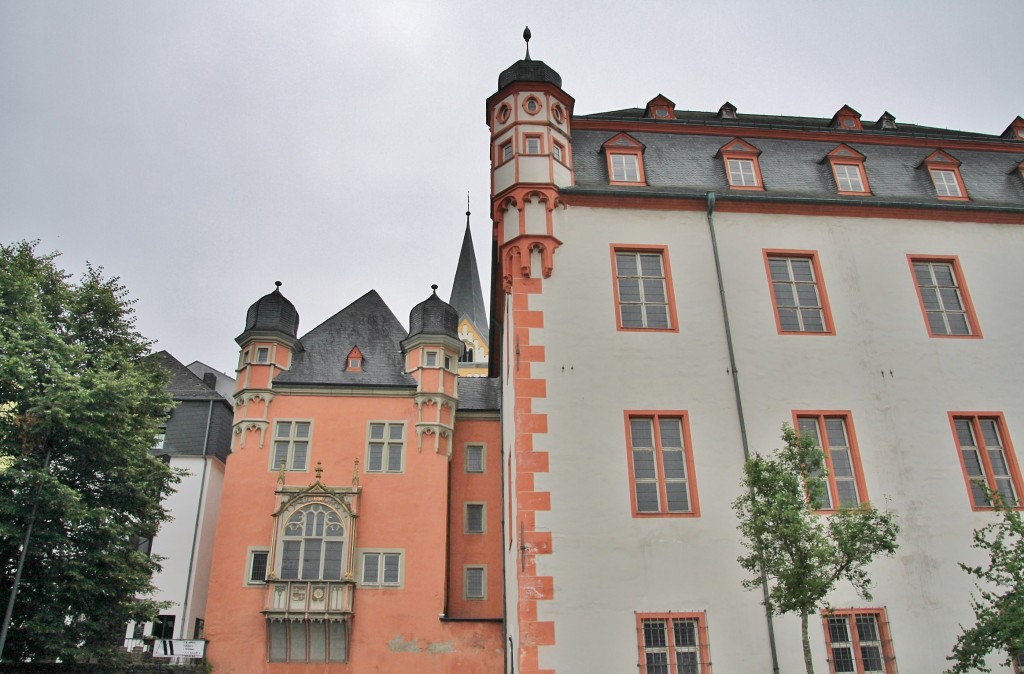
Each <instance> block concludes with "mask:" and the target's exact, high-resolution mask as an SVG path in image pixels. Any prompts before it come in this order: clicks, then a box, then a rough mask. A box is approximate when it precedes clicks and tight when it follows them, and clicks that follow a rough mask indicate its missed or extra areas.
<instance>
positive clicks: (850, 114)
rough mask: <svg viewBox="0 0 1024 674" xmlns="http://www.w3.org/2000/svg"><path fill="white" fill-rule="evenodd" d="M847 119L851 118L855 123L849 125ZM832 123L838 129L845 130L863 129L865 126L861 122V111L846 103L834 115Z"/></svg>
mask: <svg viewBox="0 0 1024 674" xmlns="http://www.w3.org/2000/svg"><path fill="white" fill-rule="evenodd" d="M846 120H851V121H852V122H853V123H852V124H849V125H847V123H846ZM832 124H833V125H834V126H835V127H836V128H837V129H843V130H845V131H863V130H864V126H863V125H862V124H861V122H860V113H859V112H857V111H856V110H854V109H853V108H851V107H850V106H848V105H844V106H843V107H841V108H839V110H837V111H836V114H834V115H832Z"/></svg>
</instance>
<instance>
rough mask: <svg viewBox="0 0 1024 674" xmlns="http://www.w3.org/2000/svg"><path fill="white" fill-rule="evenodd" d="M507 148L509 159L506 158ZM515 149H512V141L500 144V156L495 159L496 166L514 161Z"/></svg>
mask: <svg viewBox="0 0 1024 674" xmlns="http://www.w3.org/2000/svg"><path fill="white" fill-rule="evenodd" d="M505 148H508V158H506V157H505ZM515 155H516V153H515V149H514V148H513V147H512V139H511V138H510V139H508V140H506V141H504V142H503V143H498V156H497V157H495V161H494V165H495V166H501V165H502V164H507V163H508V162H510V161H512V159H513V158H514V157H515Z"/></svg>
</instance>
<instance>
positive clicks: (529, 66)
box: [498, 58, 562, 91]
mask: <svg viewBox="0 0 1024 674" xmlns="http://www.w3.org/2000/svg"><path fill="white" fill-rule="evenodd" d="M513 82H548V83H550V84H553V85H555V86H556V87H558V88H559V89H561V88H562V76H561V75H559V74H558V73H556V72H555V70H554V68H552V67H551V66H549V65H548V64H546V63H544V62H543V61H534V60H533V59H530V58H525V59H523V60H522V61H516V62H515V63H513V64H512V65H511V66H509V67H508V68H506V69H505V70H503V71H502V72H501V74H500V75H498V90H499V91H500V90H501V89H504V88H505V87H506V86H508V85H509V84H512V83H513Z"/></svg>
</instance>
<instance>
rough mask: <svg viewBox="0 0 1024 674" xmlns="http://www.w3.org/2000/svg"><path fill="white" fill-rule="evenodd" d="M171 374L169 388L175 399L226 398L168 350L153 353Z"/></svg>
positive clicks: (222, 399) (220, 399) (222, 400)
mask: <svg viewBox="0 0 1024 674" xmlns="http://www.w3.org/2000/svg"><path fill="white" fill-rule="evenodd" d="M153 357H154V358H157V359H158V360H159V361H160V365H162V366H163V368H164V369H165V370H167V371H168V372H169V373H170V375H171V381H170V383H169V384H168V385H167V390H168V391H169V392H170V394H171V397H172V398H174V399H175V400H219V401H221V402H225V401H224V398H223V397H222V396H221V395H220V394H219V393H217V391H215V390H214V389H212V388H210V387H209V386H207V385H206V382H204V381H203V380H202V379H201V378H199V377H197V376H196V375H194V374H192V371H191V370H189V369H188V368H187V367H185V366H184V365H182V364H181V362H180V361H178V359H177V358H175V357H174V356H172V355H171V354H169V353H168V352H167V351H160V352H158V353H155V354H153Z"/></svg>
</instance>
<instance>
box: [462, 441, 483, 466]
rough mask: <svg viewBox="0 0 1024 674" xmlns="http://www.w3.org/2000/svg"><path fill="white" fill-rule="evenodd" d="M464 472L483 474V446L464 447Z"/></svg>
mask: <svg viewBox="0 0 1024 674" xmlns="http://www.w3.org/2000/svg"><path fill="white" fill-rule="evenodd" d="M466 472H467V473H482V472H484V446H483V445H466Z"/></svg>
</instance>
